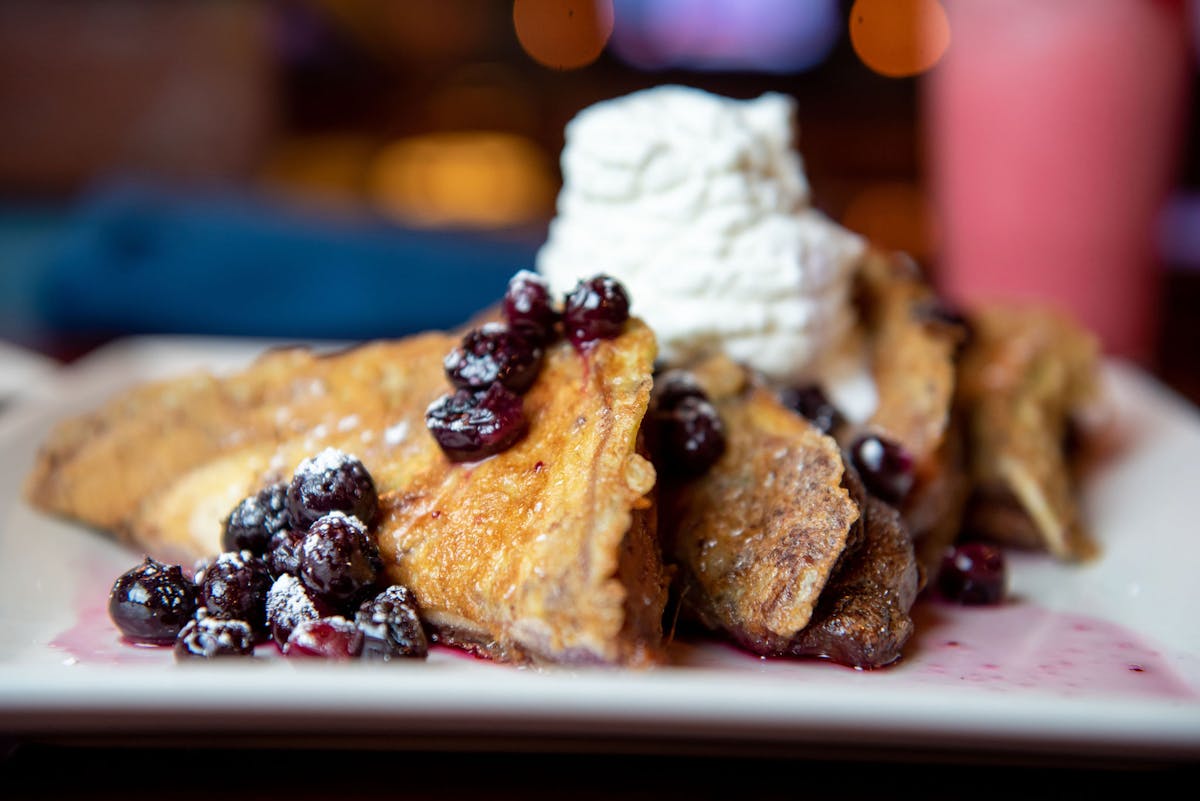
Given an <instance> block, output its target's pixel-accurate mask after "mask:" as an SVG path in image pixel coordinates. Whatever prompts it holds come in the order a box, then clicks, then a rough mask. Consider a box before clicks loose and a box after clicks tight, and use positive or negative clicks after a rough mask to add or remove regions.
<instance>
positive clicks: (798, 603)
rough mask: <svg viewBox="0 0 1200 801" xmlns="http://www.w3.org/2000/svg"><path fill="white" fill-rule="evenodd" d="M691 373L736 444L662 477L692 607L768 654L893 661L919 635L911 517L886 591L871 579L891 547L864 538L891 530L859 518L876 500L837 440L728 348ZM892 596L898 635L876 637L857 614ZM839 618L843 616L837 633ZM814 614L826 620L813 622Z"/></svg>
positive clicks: (673, 548)
mask: <svg viewBox="0 0 1200 801" xmlns="http://www.w3.org/2000/svg"><path fill="white" fill-rule="evenodd" d="M693 375H694V376H695V378H696V380H697V382H698V383H699V384H700V385H701V386H702V387H703V388H704V390H705V392H706V394H707V395H708V397H709V398H711V400H712V402H713V404H714V405H715V407H716V409H717V410H718V412H719V414H720V416H721V419H722V421H723V423H724V427H725V431H726V439H727V446H726V449H725V452H724V454H723V455H722V456H721V458H720V459H719V460H717V462H716V463H715V464H714V465H713V466H712V467H710V468H709V469H708V471H707V472H705V473H704V474H703V475H701V476H698V477H694V478H686V479H683V480H672V479H669V478H668V479H664V481H663V484H662V487H661V489H660V493H661V504H662V505H661V511H662V528H663V535H664V540H665V547H666V549H667V553H668V558H669V559H670V560H671V561H673V562H674V563H676V564H677V565H678V567H679V579H678V584H679V591H680V595H681V599H682V603H683V604H684V606H685V607H686V608H687V609H688V610H689V612H691V613H694V614H695V616H696V617H697V618H698V619H699V620H700V621H701V622H703V623H704V624H705V625H706V626H708V627H709V628H711V629H715V630H719V631H723V632H725V633H726V634H728V635H729V636H730V637H732V638H733V639H735V640H736V641H737V642H739V643H740V644H741V645H743V646H744V647H746V648H748V649H749V650H751V651H753V652H755V653H758V654H762V655H777V656H782V655H801V654H803V655H819V656H828V657H831V658H835V659H839V660H842V661H845V662H846V663H848V664H855V665H857V666H862V667H878V666H881V665H883V664H887V663H889V662H891V661H894V660H895V659H896V658H897V657H898V656H899V652H900V648H901V647H902V646H903V645H904V643H905V641H906V640H907V639H908V636H909V635H910V634H911V630H912V623H911V620H909V619H908V618H907V613H908V607H909V606H910V605H911V604H912V601H913V599H914V598H915V596H916V590H917V569H916V564H915V561H914V560H913V557H912V546H911V543H910V542H909V540H908V534H907V531H906V530H905V529H904V527H903V525H902V524H901V523H900V521H899V520H898V518H897V519H896V520H895V521H894V522H895V526H894V527H893V529H892V530H891V532H898V536H897V537H894V538H893V539H892V541H891V546H894V547H893V551H889V553H888V556H887V557H886V558H889V559H892V560H893V561H897V562H903V565H902V566H901V567H902V568H903V571H904V575H903V576H902V577H900V579H899V582H900V583H901V584H903V585H904V586H903V591H902V592H896V593H887V592H883V591H882V590H883V589H885V588H884V585H883V583H882V582H877V583H875V584H873V585H872V586H871V587H869V588H868V587H867V584H868V583H869V582H868V573H869V572H870V571H872V570H875V568H876V567H877V563H878V562H879V560H880V559H881V558H883V557H881V556H879V554H882V553H883V549H882V547H872V548H866V547H865V546H866V545H868V544H873V543H876V542H877V541H882V539H883V537H884V535H883V534H880V533H879V531H881V529H878V527H876V528H872V529H871V531H870V532H869V533H870V535H871V536H870V538H867V537H866V533H865V532H864V528H863V527H862V526H860V525H858V523H859V520H860V517H862V515H863V511H864V509H866V508H867V507H866V506H865V504H866V502H867V500H866V498H865V494H864V493H861V492H860V493H859V495H860V496H861V502H860V501H859V500H856V499H855V498H853V497H852V496H851V492H850V491H849V490H848V489H847V486H846V485H847V478H848V476H847V474H846V468H845V466H844V463H843V460H842V454H841V451H840V449H839V447H838V444H837V442H836V441H835V440H834V439H833V438H832V437H830V436H826V435H825V434H822V433H821V432H820V431H819V430H818V429H817V428H816V427H814V426H813V425H812V424H810V423H809V422H808V421H806V420H805V419H804V418H802V417H800V416H799V415H797V414H796V413H794V412H793V411H791V410H790V409H788V408H786V407H785V406H783V405H782V404H781V403H780V402H779V400H778V398H777V397H776V396H775V393H773V392H772V391H770V390H769V389H767V388H766V387H764V386H761V385H759V384H758V383H757V382H756V381H755V380H754V379H753V377H752V376H751V375H750V374H749V373H748V372H746V371H745V370H744V369H743V368H741V367H739V366H738V365H735V364H733V363H732V362H730V361H729V360H727V359H725V358H724V357H717V358H714V359H711V360H708V361H706V362H704V363H702V364H699V365H697V366H696V367H695V368H694V370H693ZM880 507H883V505H882V504H880ZM884 508H886V507H884ZM888 513H889V514H891V515H895V512H894V511H892V510H890V509H888ZM888 536H890V533H889V534H888ZM896 549H898V550H899V551H901V552H905V553H906V556H905V553H900V554H899V556H897V555H896V553H894V551H895V550H896ZM859 557H861V558H859ZM865 590H866V591H867V592H864V591H865ZM868 594H869V595H872V596H873V597H871V598H868V597H866V596H867V595H868ZM851 596H856V597H857V598H858V600H857V601H854V602H853V603H851ZM888 597H894V598H895V599H896V601H897V603H898V604H899V605H901V606H902V607H903V608H899V607H897V610H896V611H897V612H898V616H897V618H896V620H894V621H889V623H897V625H894V626H892V627H891V630H889V632H888V633H887V636H888V637H889V638H890V639H889V642H888V643H886V644H883V643H877V642H875V638H874V637H873V636H872V635H871V632H870V631H868V630H867V627H865V626H859V625H858V621H859V620H862V619H863V616H862V610H864V609H866V608H868V607H870V608H871V609H874V608H875V607H876V606H877V604H876V602H877V601H878V600H880V599H886V598H888ZM839 605H840V606H839ZM850 606H853V607H854V608H853V609H850ZM899 618H903V620H900V619H899ZM834 619H836V620H838V621H840V623H841V624H842V625H841V626H840V631H839V632H838V633H837V634H834V635H833V636H829V635H828V629H829V626H828V624H829V623H830V622H831V621H832V620H834ZM877 620H878V616H875V617H873V621H877ZM814 621H817V622H819V623H821V624H822V625H825V626H826V628H825V629H823V630H817V629H815V628H814V629H809V626H810V623H813V622H814ZM874 628H877V626H876V627H874Z"/></svg>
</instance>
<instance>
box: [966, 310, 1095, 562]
mask: <svg viewBox="0 0 1200 801" xmlns="http://www.w3.org/2000/svg"><path fill="white" fill-rule="evenodd" d="M971 324H972V331H973V334H972V337H971V341H970V344H969V346H968V347H967V349H966V351H965V352H964V354H963V358H962V364H961V368H960V374H961V379H960V382H959V388H958V398H959V403H960V404H961V405H962V406H963V407H964V408H965V409H966V410H967V425H968V436H969V446H970V463H969V467H968V469H969V471H970V475H971V481H972V487H973V491H972V497H971V500H970V504H969V508H968V520H967V525H968V527H969V529H970V532H971V533H972V534H973V535H975V536H979V537H983V538H986V539H990V540H995V541H997V542H1003V543H1006V544H1009V545H1014V546H1019V547H1025V548H1035V549H1039V550H1046V551H1048V552H1049V553H1051V554H1053V555H1054V556H1056V557H1058V558H1060V559H1068V560H1076V559H1086V558H1089V557H1091V556H1094V555H1095V554H1096V545H1095V543H1094V542H1093V541H1092V539H1091V537H1090V536H1089V533H1088V531H1087V526H1086V525H1085V524H1084V520H1083V518H1082V515H1081V513H1080V511H1079V507H1078V475H1077V471H1076V466H1075V465H1074V464H1073V463H1072V458H1071V453H1070V449H1069V447H1068V441H1069V439H1070V438H1071V436H1072V433H1073V432H1072V427H1073V425H1075V424H1076V423H1077V422H1078V421H1079V419H1080V418H1081V417H1082V416H1083V415H1084V413H1085V412H1086V411H1087V410H1088V408H1089V406H1091V405H1092V404H1094V403H1095V402H1096V399H1097V398H1098V396H1099V392H1100V388H1099V381H1098V376H1099V358H1100V350H1099V344H1098V341H1097V339H1096V337H1095V336H1093V335H1092V334H1091V333H1090V332H1087V331H1085V330H1084V329H1082V328H1080V327H1079V326H1078V325H1076V324H1075V323H1074V322H1073V321H1072V320H1070V319H1068V318H1067V317H1065V316H1063V315H1062V314H1061V313H1058V312H1056V311H1053V310H1051V309H1048V308H1042V307H1037V306H1031V305H1025V306H1014V305H1007V304H993V305H991V306H989V307H987V308H983V309H980V310H978V311H976V312H975V313H974V314H973V315H972V319H971Z"/></svg>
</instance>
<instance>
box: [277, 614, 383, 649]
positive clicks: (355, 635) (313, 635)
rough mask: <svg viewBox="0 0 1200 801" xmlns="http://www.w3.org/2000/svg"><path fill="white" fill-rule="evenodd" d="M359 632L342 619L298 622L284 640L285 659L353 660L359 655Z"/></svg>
mask: <svg viewBox="0 0 1200 801" xmlns="http://www.w3.org/2000/svg"><path fill="white" fill-rule="evenodd" d="M362 650H363V633H362V632H361V631H359V630H358V627H357V626H355V625H354V624H353V623H351V622H350V621H349V620H346V618H344V617H340V616H334V617H323V618H318V619H316V620H305V621H302V622H301V623H300V624H299V625H297V626H296V628H295V629H293V630H292V633H291V636H289V637H288V638H287V643H286V644H285V645H284V648H283V652H284V653H285V654H287V655H288V656H290V657H291V656H302V657H320V658H323V659H354V658H355V657H357V656H359V655H361V654H362Z"/></svg>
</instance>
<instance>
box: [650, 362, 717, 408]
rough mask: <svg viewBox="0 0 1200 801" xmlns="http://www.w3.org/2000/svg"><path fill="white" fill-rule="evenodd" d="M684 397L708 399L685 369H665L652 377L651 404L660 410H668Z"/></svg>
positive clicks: (694, 378)
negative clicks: (652, 392)
mask: <svg viewBox="0 0 1200 801" xmlns="http://www.w3.org/2000/svg"><path fill="white" fill-rule="evenodd" d="M684 398H700V399H701V400H708V396H707V395H706V394H705V393H704V390H703V389H702V388H701V387H700V384H699V383H698V382H697V381H696V377H695V376H693V375H692V374H691V373H690V372H688V371H687V370H681V369H674V370H667V371H665V372H663V373H661V374H660V375H657V376H655V378H654V394H653V401H652V403H653V406H654V408H655V409H656V410H658V411H660V412H670V411H672V410H673V409H675V407H676V406H678V405H679V402H680V401H682V400H683V399H684Z"/></svg>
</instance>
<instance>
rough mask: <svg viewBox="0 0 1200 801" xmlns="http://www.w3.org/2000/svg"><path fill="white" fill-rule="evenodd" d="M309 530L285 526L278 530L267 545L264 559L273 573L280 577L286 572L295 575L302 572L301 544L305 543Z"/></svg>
mask: <svg viewBox="0 0 1200 801" xmlns="http://www.w3.org/2000/svg"><path fill="white" fill-rule="evenodd" d="M307 534H308V532H307V531H297V530H296V529H291V528H285V529H283V530H282V531H276V532H275V535H274V536H273V537H271V542H270V544H269V545H268V546H267V552H266V554H265V555H264V556H263V560H264V561H265V562H266V563H267V567H268V568H269V569H270V570H271V575H272V576H275V577H279V576H282V575H284V574H285V573H290V574H292V575H293V576H295V575H297V574H299V572H300V546H301V545H302V544H303V543H304V537H305V536H306V535H307Z"/></svg>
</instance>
